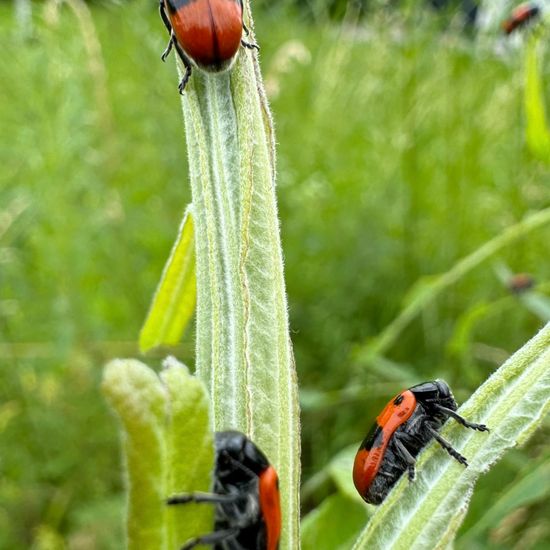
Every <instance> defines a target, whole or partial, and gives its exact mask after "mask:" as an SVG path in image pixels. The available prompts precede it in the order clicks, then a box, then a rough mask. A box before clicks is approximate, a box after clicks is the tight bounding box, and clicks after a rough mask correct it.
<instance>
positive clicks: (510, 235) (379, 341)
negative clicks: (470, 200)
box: [356, 208, 550, 363]
mask: <svg viewBox="0 0 550 550" xmlns="http://www.w3.org/2000/svg"><path fill="white" fill-rule="evenodd" d="M548 223H550V208H546V209H544V210H541V211H539V212H536V213H535V214H531V215H530V216H528V217H527V218H525V219H524V220H522V221H521V222H519V223H517V224H515V225H512V226H511V227H508V228H507V229H505V230H504V231H503V232H502V233H500V234H499V235H497V236H496V237H495V238H493V239H491V240H490V241H488V242H486V243H485V244H483V245H482V246H481V247H479V248H478V249H477V250H475V251H474V252H472V254H469V255H468V256H466V257H465V258H463V259H462V260H460V261H458V262H457V263H456V264H455V265H454V266H453V267H452V268H451V269H450V270H449V271H447V272H446V273H443V274H442V275H440V276H439V277H438V278H437V279H436V280H435V281H434V282H433V283H431V284H429V287H428V288H426V289H425V290H424V291H423V292H422V293H421V294H420V296H419V297H418V298H417V299H416V300H413V301H412V302H411V303H410V304H409V305H408V306H406V307H405V308H404V309H403V310H402V311H401V312H400V313H399V315H398V316H397V317H396V318H395V319H394V320H393V321H392V322H391V323H390V324H389V325H388V326H387V327H386V328H385V329H384V330H383V331H382V332H381V333H380V334H379V335H378V336H377V337H376V338H374V339H373V340H371V341H370V342H367V343H366V344H363V345H362V346H361V348H359V350H357V352H356V359H357V360H358V361H359V362H360V363H368V362H369V361H370V360H371V359H372V358H373V357H376V356H377V355H384V354H385V353H386V352H387V351H388V349H389V348H390V347H391V346H392V345H393V344H394V343H395V341H396V340H397V338H398V337H399V335H400V334H401V332H402V331H403V330H404V329H405V328H406V327H407V326H408V325H409V323H410V322H411V321H412V320H413V319H414V318H415V317H416V316H417V315H418V314H419V313H420V312H421V311H422V310H423V309H424V308H425V307H426V306H427V305H428V304H430V303H432V302H433V301H434V300H435V299H436V298H437V297H438V296H439V295H440V294H441V293H442V292H443V291H445V290H446V289H447V288H449V287H450V286H452V285H453V284H455V283H456V282H457V281H459V280H460V279H461V278H462V277H464V276H465V275H466V274H468V273H469V272H470V271H472V270H473V269H475V268H476V267H477V266H479V265H480V264H481V263H482V262H484V261H485V260H487V259H488V258H490V257H491V256H494V255H495V254H496V253H498V252H499V251H500V250H502V249H503V248H505V247H506V246H509V245H511V244H512V243H513V242H515V241H516V240H518V239H520V238H522V237H525V236H526V235H528V234H529V233H531V232H532V231H535V230H536V229H538V228H540V227H543V226H544V225H546V224H548Z"/></svg>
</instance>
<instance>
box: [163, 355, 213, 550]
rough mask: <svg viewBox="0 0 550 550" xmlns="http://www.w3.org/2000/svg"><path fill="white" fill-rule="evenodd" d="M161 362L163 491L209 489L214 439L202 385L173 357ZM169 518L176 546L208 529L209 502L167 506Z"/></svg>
mask: <svg viewBox="0 0 550 550" xmlns="http://www.w3.org/2000/svg"><path fill="white" fill-rule="evenodd" d="M163 365H164V370H163V371H162V372H161V374H160V378H161V380H162V382H163V383H164V385H165V387H166V391H167V393H168V410H167V419H166V446H167V455H168V480H167V495H166V496H169V495H172V494H176V493H186V492H195V491H202V492H208V491H210V490H211V488H212V470H213V468H214V442H213V434H212V429H211V424H210V414H209V401H208V395H207V392H206V388H205V387H204V384H203V383H202V382H201V381H200V380H199V379H198V378H197V377H195V376H192V375H191V374H189V370H188V369H187V367H186V366H185V365H183V364H181V363H179V362H178V361H177V360H176V359H174V358H173V357H169V358H167V359H166V360H165V361H164V363H163ZM169 519H171V520H172V521H171V522H169V526H170V539H171V541H172V544H171V546H170V547H171V548H179V547H180V546H181V545H182V544H183V543H184V542H186V541H187V540H189V539H191V538H193V537H196V536H199V535H203V534H205V533H209V532H210V531H212V525H213V524H214V508H213V507H212V506H208V505H207V506H205V505H204V504H193V503H189V504H186V505H185V506H172V507H171V514H170V516H169Z"/></svg>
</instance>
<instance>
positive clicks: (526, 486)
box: [457, 457, 550, 550]
mask: <svg viewBox="0 0 550 550" xmlns="http://www.w3.org/2000/svg"><path fill="white" fill-rule="evenodd" d="M549 496H550V457H546V458H545V460H543V461H542V462H541V463H539V464H535V465H529V469H528V470H527V469H526V471H525V472H522V474H521V475H520V476H519V477H518V479H516V480H515V481H514V482H513V483H511V484H510V485H508V486H507V487H506V491H505V492H504V493H502V494H500V495H495V499H494V503H493V504H492V506H490V507H489V508H488V509H487V510H486V511H485V513H484V514H483V515H482V516H481V517H480V518H479V519H478V520H477V521H476V523H475V524H474V525H473V526H472V527H471V528H470V529H468V531H466V532H465V533H464V534H463V535H462V536H461V537H460V538H459V539H458V541H457V548H464V550H467V549H468V548H471V547H472V542H473V540H474V539H475V538H476V537H478V536H479V535H481V534H483V533H484V532H486V531H488V530H489V529H491V528H493V527H495V525H498V523H499V522H500V521H501V520H502V519H503V518H505V517H506V515H507V514H509V513H510V512H512V511H513V510H516V509H517V508H520V507H522V506H529V505H531V504H534V503H536V502H541V501H545V500H547V499H548V497H549Z"/></svg>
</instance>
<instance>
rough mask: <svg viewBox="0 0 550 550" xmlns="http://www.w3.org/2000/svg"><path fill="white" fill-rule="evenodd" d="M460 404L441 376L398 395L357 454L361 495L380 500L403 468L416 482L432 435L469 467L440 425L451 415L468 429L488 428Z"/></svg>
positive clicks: (355, 475) (355, 474) (356, 480)
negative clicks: (469, 416)
mask: <svg viewBox="0 0 550 550" xmlns="http://www.w3.org/2000/svg"><path fill="white" fill-rule="evenodd" d="M456 409H457V404H456V401H455V399H454V397H453V394H452V393H451V389H450V388H449V386H448V385H447V383H446V382H444V381H443V380H435V381H433V382H424V383H422V384H418V385H416V386H413V387H412V388H409V389H408V390H405V391H402V392H401V393H399V394H397V395H396V396H395V397H394V398H393V399H392V400H391V401H390V402H389V403H388V404H387V405H386V406H385V407H384V410H383V411H382V412H381V413H380V414H379V415H378V417H377V418H376V422H375V423H374V425H373V426H372V428H371V430H370V431H369V433H368V434H367V436H366V437H365V439H364V440H363V443H361V446H360V447H359V450H358V451H357V455H356V456H355V462H354V464H353V483H354V484H355V487H356V489H357V491H358V492H359V494H360V495H361V497H362V498H363V500H365V501H366V502H369V503H370V504H380V503H381V502H382V501H383V500H384V499H385V498H386V496H387V495H388V493H389V492H390V490H391V488H392V487H393V486H394V485H395V483H396V482H397V480H398V479H399V478H400V477H401V476H402V475H403V474H404V473H405V470H407V471H408V474H409V480H411V481H412V480H413V479H414V475H415V469H414V466H415V463H416V460H415V458H416V457H417V456H418V454H419V453H420V451H421V450H422V449H423V448H424V447H425V446H426V445H427V444H428V443H429V442H430V441H431V440H432V439H435V440H436V441H437V442H438V443H439V444H440V445H441V446H442V447H443V448H444V449H445V450H446V451H447V452H448V453H449V454H450V455H451V456H452V457H453V458H454V459H456V460H457V461H458V462H460V463H461V464H464V466H468V462H467V460H466V459H465V458H464V457H463V456H462V455H461V454H460V453H459V452H458V451H456V450H455V449H453V447H452V446H451V444H450V443H449V442H447V441H446V440H445V439H443V438H442V437H441V436H440V435H439V433H438V432H437V430H438V429H439V428H441V426H443V424H444V423H445V421H446V420H447V419H448V418H449V417H450V416H451V417H453V418H454V419H455V420H456V421H458V422H460V424H462V425H463V426H465V427H466V428H472V429H473V430H479V431H481V432H485V431H488V428H487V426H485V425H484V424H474V423H472V422H469V421H468V420H465V419H464V418H462V417H461V416H460V415H459V414H457V413H456V412H455V411H456Z"/></svg>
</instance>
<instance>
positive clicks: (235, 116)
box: [182, 37, 300, 550]
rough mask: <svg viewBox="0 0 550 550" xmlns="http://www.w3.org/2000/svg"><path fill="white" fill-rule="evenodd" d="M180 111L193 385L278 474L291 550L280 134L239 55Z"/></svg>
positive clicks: (294, 476) (293, 396) (291, 417)
mask: <svg viewBox="0 0 550 550" xmlns="http://www.w3.org/2000/svg"><path fill="white" fill-rule="evenodd" d="M250 40H253V37H250ZM182 105H183V113H184V119H185V129H186V135H187V146H188V152H189V172H190V178H191V190H192V197H193V219H194V220H195V224H196V232H195V249H196V262H197V263H196V266H197V352H196V369H197V375H198V376H199V377H200V378H201V379H202V380H203V381H204V383H205V384H206V386H207V388H208V389H209V392H210V396H211V400H212V416H213V424H214V428H215V429H216V430H223V429H228V428H232V429H238V430H241V431H243V432H245V433H247V434H248V435H249V436H250V437H251V438H252V439H253V440H254V441H255V442H256V443H257V444H258V445H259V447H260V448H261V449H262V450H263V451H264V452H265V453H266V455H267V456H268V457H269V459H270V461H271V462H272V463H273V464H274V465H275V467H276V468H277V470H278V473H279V478H280V487H281V499H282V509H283V534H282V538H281V547H282V548H290V549H292V550H294V549H295V548H298V547H299V538H298V518H299V503H298V488H299V440H300V434H299V409H298V399H297V386H296V375H295V368H294V361H293V355H292V348H291V344H290V339H289V331H288V315H287V301H286V292H285V285H284V277H283V262H282V251H281V243H280V236H279V223H278V218H277V206H276V197H275V182H274V173H275V167H274V159H275V155H274V146H273V128H272V125H271V116H270V114H269V110H268V108H267V102H266V100H265V95H264V94H263V85H262V82H261V77H260V72H259V67H258V65H257V61H256V58H255V54H253V53H252V52H251V51H249V50H245V49H243V48H241V51H240V52H239V54H238V58H237V61H236V63H235V66H234V68H233V69H232V70H231V72H226V73H222V74H205V73H202V72H200V71H197V70H195V71H194V72H193V75H192V78H191V80H190V81H189V83H188V85H187V88H186V90H185V93H184V95H183V97H182Z"/></svg>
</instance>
